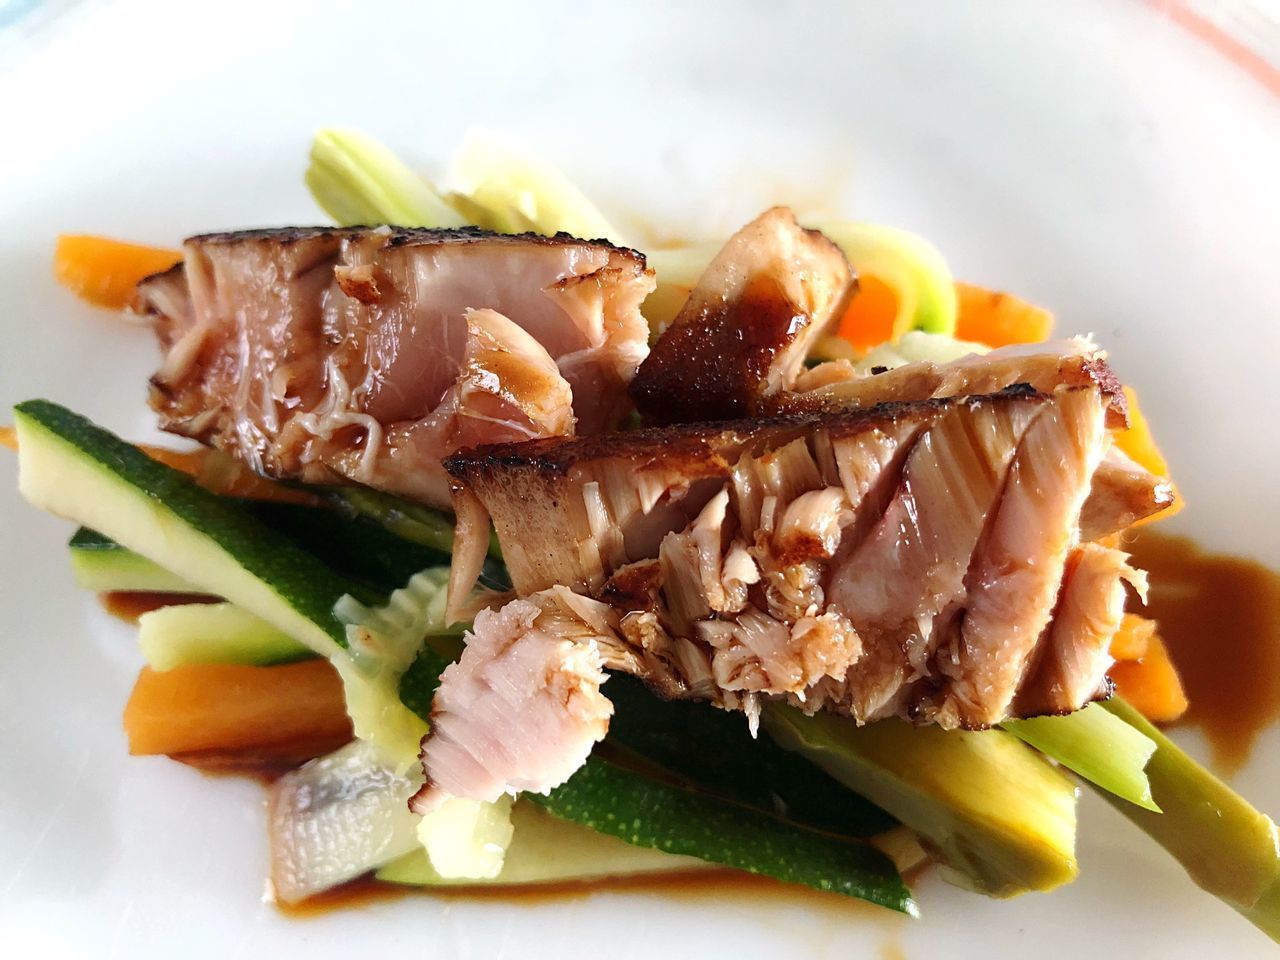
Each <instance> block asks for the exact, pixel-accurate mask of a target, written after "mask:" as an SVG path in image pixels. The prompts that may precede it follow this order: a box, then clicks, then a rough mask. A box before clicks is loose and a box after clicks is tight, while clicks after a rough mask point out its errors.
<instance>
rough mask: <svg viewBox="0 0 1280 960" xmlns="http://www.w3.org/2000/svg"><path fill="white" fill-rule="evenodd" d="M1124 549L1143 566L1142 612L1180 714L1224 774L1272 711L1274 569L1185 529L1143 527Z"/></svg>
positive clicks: (1277, 698) (1278, 641) (1276, 607)
mask: <svg viewBox="0 0 1280 960" xmlns="http://www.w3.org/2000/svg"><path fill="white" fill-rule="evenodd" d="M1128 549H1130V550H1131V551H1132V553H1133V557H1134V562H1135V564H1136V565H1137V566H1138V567H1140V568H1142V569H1144V570H1146V571H1147V572H1148V573H1150V574H1151V597H1150V603H1149V604H1148V607H1147V610H1146V615H1147V616H1150V617H1152V618H1154V619H1155V620H1157V621H1158V622H1159V633H1160V636H1161V638H1162V639H1163V640H1164V642H1165V644H1166V646H1167V647H1168V649H1169V654H1170V656H1171V657H1172V659H1173V662H1174V665H1175V666H1177V668H1178V672H1179V673H1180V674H1181V675H1182V682H1183V685H1184V687H1185V688H1186V692H1187V698H1188V699H1189V700H1190V702H1191V706H1190V708H1189V709H1188V710H1187V713H1186V716H1185V717H1184V719H1183V720H1182V721H1181V722H1182V723H1185V724H1188V725H1191V726H1195V727H1198V728H1199V729H1200V730H1202V731H1203V732H1204V734H1205V736H1206V737H1207V738H1208V740H1209V744H1210V746H1211V749H1212V762H1213V765H1214V767H1215V768H1216V769H1217V770H1218V771H1219V772H1221V773H1223V774H1224V775H1230V774H1232V773H1234V772H1235V771H1236V770H1238V769H1239V768H1240V767H1241V766H1242V765H1243V764H1244V763H1245V762H1246V761H1247V760H1248V759H1249V754H1250V751H1251V750H1252V748H1253V745H1254V743H1255V741H1256V740H1257V738H1258V736H1259V734H1261V733H1262V731H1263V730H1265V729H1266V728H1267V727H1268V726H1270V725H1271V724H1272V723H1273V722H1274V721H1275V720H1276V719H1277V718H1280V574H1277V573H1276V571H1274V570H1270V569H1268V568H1267V567H1265V566H1263V565H1262V564H1260V563H1256V562H1254V561H1252V560H1247V559H1244V558H1241V557H1234V556H1230V555H1227V554H1218V553H1208V552H1206V551H1203V550H1201V549H1200V548H1199V547H1197V546H1196V545H1195V543H1194V542H1192V541H1191V540H1188V539H1186V538H1185V537H1170V536H1165V535H1162V534H1158V533H1152V532H1148V531H1144V532H1143V533H1141V534H1140V535H1139V536H1138V537H1137V538H1136V539H1135V540H1134V542H1133V543H1132V544H1130V545H1129V546H1128Z"/></svg>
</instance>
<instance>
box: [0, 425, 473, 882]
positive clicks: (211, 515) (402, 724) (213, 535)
mask: <svg viewBox="0 0 1280 960" xmlns="http://www.w3.org/2000/svg"><path fill="white" fill-rule="evenodd" d="M14 415H15V423H16V426H17V431H18V467H19V474H18V485H19V489H20V490H21V491H22V493H23V495H24V496H25V497H26V498H27V499H28V500H30V501H31V502H32V503H34V504H36V505H37V506H40V507H42V508H44V509H46V510H48V511H49V512H50V513H55V514H58V515H59V516H63V517H67V518H69V519H72V520H75V521H77V522H80V523H82V524H85V525H88V526H91V527H93V528H94V529H96V530H100V531H102V532H103V533H104V534H106V535H107V536H109V537H111V538H112V539H114V540H116V541H118V542H119V543H121V544H122V545H124V546H126V547H128V548H130V549H132V550H134V551H136V552H137V553H139V554H141V555H143V556H145V557H147V558H149V559H151V560H153V561H155V562H156V563H158V564H160V565H162V566H164V567H166V568H167V569H169V570H170V571H172V572H174V573H176V574H178V575H179V576H181V577H183V578H184V579H186V580H189V581H190V582H192V583H193V584H195V585H196V586H197V587H199V588H200V589H201V590H203V591H205V592H207V593H210V594H214V595H216V596H220V597H223V598H225V599H227V600H229V601H231V602H233V603H236V604H237V605H239V606H240V607H241V608H243V609H245V610H247V611H249V612H251V613H254V614H256V615H257V616H259V617H261V618H262V619H263V620H264V621H266V622H267V623H269V624H271V625H272V626H274V627H276V628H277V629H278V630H280V631H281V632H283V633H286V634H288V635H289V636H291V637H293V638H294V639H296V640H297V641H299V642H301V643H303V644H305V645H306V646H307V647H309V648H310V649H311V650H313V651H314V652H316V653H318V654H320V655H321V656H324V657H327V658H328V659H329V660H330V661H331V662H332V663H333V664H334V665H335V667H337V668H338V670H339V672H340V674H341V676H342V679H343V684H344V687H345V690H344V693H345V697H346V699H347V701H348V703H351V702H353V701H355V702H357V703H360V704H362V709H361V711H360V713H361V716H362V717H367V716H369V715H370V714H371V713H373V712H375V711H376V712H378V713H380V714H381V719H382V724H381V725H380V726H379V729H381V728H382V727H385V728H387V729H391V730H395V731H397V732H398V733H403V731H405V730H407V729H409V728H411V727H413V725H414V724H415V723H420V721H417V718H416V717H413V716H412V715H411V714H409V711H408V710H407V709H406V708H405V707H404V706H403V705H402V704H401V703H400V701H399V700H398V699H397V698H395V697H394V696H392V697H386V696H384V695H383V693H384V690H385V688H384V686H383V685H382V683H381V677H380V675H379V674H377V673H376V672H367V670H366V663H365V662H363V661H362V660H360V659H357V657H356V656H354V655H353V654H352V653H351V652H350V651H348V649H347V629H346V625H345V624H344V623H343V622H342V621H341V620H340V619H339V618H338V616H337V614H336V612H335V609H336V607H337V605H338V603H339V601H340V600H341V599H342V598H343V597H346V596H348V595H349V594H350V592H351V590H350V589H348V588H349V584H348V583H347V581H345V580H344V579H343V578H342V577H340V576H339V575H338V574H336V573H334V572H333V571H332V570H331V569H330V568H329V567H327V566H326V565H325V564H323V563H321V562H320V561H319V560H317V559H316V558H315V557H314V556H313V555H311V554H310V553H308V552H306V551H305V550H303V549H301V548H300V547H298V546H297V545H296V544H295V543H294V542H292V541H291V540H289V539H288V538H287V537H284V536H283V535H281V534H279V533H277V532H275V531H273V530H271V529H270V528H268V527H266V526H264V525H262V524H260V523H258V522H257V521H256V520H255V519H254V518H253V516H252V515H251V514H249V512H248V511H247V510H245V509H244V508H243V507H241V506H239V505H237V504H235V503H233V502H231V501H228V500H226V499H224V498H220V497H218V496H216V495H214V494H212V493H209V492H208V491H207V490H204V489H202V488H200V487H199V486H197V485H196V484H195V483H194V482H193V481H192V480H191V478H189V477H188V476H186V475H185V474H183V473H180V472H178V471H176V470H173V469H172V468H170V467H166V466H165V465H164V464H161V463H158V462H156V461H155V460H152V459H151V458H150V457H148V456H147V455H146V454H145V453H143V452H142V451H140V450H138V449H137V448H136V447H134V446H132V445H130V444H128V443H125V442H124V441H122V440H120V439H119V438H118V437H116V436H113V435H112V434H110V433H108V432H107V431H105V430H103V429H102V428H100V427H97V426H95V425H94V424H92V423H90V422H89V421H88V420H86V419H85V418H83V417H81V416H78V415H77V414H74V413H72V412H71V411H69V410H67V409H65V408H63V407H59V406H58V405H57V404H53V403H49V402H48V401H44V400H31V401H27V402H26V403H22V404H19V405H18V406H17V407H15V408H14ZM453 866H455V867H456V869H457V870H459V871H460V872H461V874H462V875H466V872H467V870H468V869H469V865H467V864H455V865H453ZM437 867H438V868H439V867H440V864H437Z"/></svg>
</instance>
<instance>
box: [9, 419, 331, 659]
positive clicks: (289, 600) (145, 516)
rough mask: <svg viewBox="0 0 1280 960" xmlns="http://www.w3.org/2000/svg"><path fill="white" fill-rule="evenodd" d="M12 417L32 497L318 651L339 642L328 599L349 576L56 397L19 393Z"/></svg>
mask: <svg viewBox="0 0 1280 960" xmlns="http://www.w3.org/2000/svg"><path fill="white" fill-rule="evenodd" d="M14 417H15V421H16V424H17V427H18V433H19V443H20V449H19V454H18V457H19V481H18V482H19V486H20V488H21V490H22V492H23V493H24V495H26V496H27V497H28V499H30V500H32V502H34V503H36V505H37V506H41V507H43V508H45V509H47V510H50V511H51V512H53V513H57V514H59V515H62V516H68V517H70V519H73V520H76V521H78V522H80V523H83V524H86V525H88V526H92V527H94V528H96V529H99V530H101V531H102V533H103V534H104V535H106V536H109V537H111V538H113V539H115V540H117V541H119V542H121V543H122V544H123V545H124V546H126V547H129V548H131V549H133V550H135V551H136V552H138V553H140V554H142V555H143V556H146V557H147V558H148V559H150V560H152V561H154V562H155V563H158V564H160V565H161V566H163V567H165V568H167V569H170V570H172V571H173V572H174V573H176V574H178V575H179V576H182V577H183V578H184V579H187V580H190V581H191V582H192V583H194V584H196V585H197V586H198V587H201V588H202V589H206V590H208V591H209V592H210V593H213V594H216V595H220V596H225V597H227V599H229V600H233V601H235V602H237V603H240V604H241V605H242V606H244V607H245V608H246V609H249V610H252V611H253V612H254V613H257V614H258V615H259V616H262V617H263V619H266V620H269V621H271V622H273V623H275V624H276V626H278V627H280V628H281V629H282V630H284V631H285V632H287V633H291V634H295V635H297V633H303V634H304V635H302V636H299V637H298V639H300V640H304V641H305V642H307V644H308V645H309V646H313V649H317V651H318V652H319V648H321V647H324V646H325V645H326V644H328V643H330V642H331V643H336V644H338V645H339V646H342V647H345V646H346V642H347V639H346V632H345V629H344V627H343V625H342V624H341V623H340V622H339V621H338V619H337V618H336V617H335V616H334V615H333V605H334V604H335V603H337V601H338V599H339V598H340V597H341V596H342V595H343V594H345V593H347V592H348V586H349V585H348V584H347V583H346V581H344V580H343V579H342V578H341V577H339V576H338V575H337V574H336V573H334V572H333V571H332V570H330V569H329V568H328V567H327V566H325V565H324V564H323V563H321V562H320V561H319V560H317V559H316V558H315V557H314V556H312V555H311V554H310V553H308V552H306V551H305V550H302V549H300V548H299V547H297V546H296V545H295V544H294V543H293V542H292V541H290V540H289V539H288V538H287V537H284V536H282V535H281V534H278V533H276V532H275V531H273V530H270V529H268V528H266V527H264V526H263V525H262V524H261V523H259V522H258V521H257V520H255V519H254V518H253V517H252V516H250V515H249V514H248V512H246V511H245V510H244V509H243V508H242V507H240V506H239V505H237V504H235V503H233V502H229V501H228V500H226V499H224V498H222V497H218V496H216V495H214V494H212V493H209V492H208V491H207V490H204V489H202V488H201V487H199V486H197V485H196V484H195V482H193V481H192V480H191V478H190V477H188V476H187V475H186V474H184V473H181V472H179V471H177V470H174V469H173V468H171V467H167V466H165V465H164V464H162V463H158V462H156V461H155V460H152V459H151V458H150V457H148V456H147V455H146V454H145V453H143V452H142V451H141V450H139V449H138V448H137V447H135V446H134V445H133V444H131V443H126V442H125V441H123V440H121V439H120V438H119V437H117V436H115V435H114V434H112V433H109V432H108V431H106V430H104V429H102V428H101V427H99V426H96V425H95V424H93V423H91V422H90V421H89V420H87V419H85V418H84V417H82V416H80V415H79V414H77V413H72V412H71V411H70V410H67V409H66V408H65V407H61V406H59V405H58V404H56V403H51V402H50V401H48V400H28V401H26V402H25V403H20V404H18V405H17V406H16V407H14ZM73 481H74V482H73ZM94 484H96V485H100V486H102V487H104V488H106V487H111V486H114V487H116V488H118V489H120V493H121V496H120V498H119V499H118V500H115V501H114V502H112V503H111V504H109V505H107V503H106V500H105V499H104V498H95V497H94V496H93V495H92V494H86V492H85V491H84V489H83V488H84V487H85V486H89V485H94ZM126 508H127V511H126ZM126 512H127V513H128V515H127V516H125V515H124V514H125V513H126ZM184 528H185V529H184ZM196 546H198V547H199V549H200V550H201V551H210V552H211V554H212V556H213V557H215V558H216V561H217V562H216V565H214V566H210V565H208V564H205V563H202V562H199V561H198V560H197V558H196V556H195V555H194V554H193V553H192V549H193V547H196ZM186 568H191V569H186ZM254 581H256V584H255V583H254ZM232 583H234V584H242V583H243V584H245V589H246V590H247V591H248V592H250V593H251V594H252V596H244V597H240V596H231V593H233V592H239V591H238V590H237V589H235V588H233V589H232V590H228V589H226V588H227V586H228V585H229V584H232ZM268 595H269V596H272V597H273V599H274V601H278V602H282V603H283V604H284V605H285V606H286V607H287V608H288V609H289V610H291V611H292V613H293V614H295V615H296V616H297V617H299V618H301V622H299V620H296V619H294V617H292V616H290V617H284V616H277V615H278V614H280V611H279V608H278V607H277V606H276V604H275V603H274V602H273V603H271V604H269V605H268V604H267V602H266V597H267V596H268ZM268 607H269V608H268ZM329 649H332V648H329Z"/></svg>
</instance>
